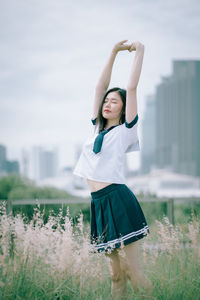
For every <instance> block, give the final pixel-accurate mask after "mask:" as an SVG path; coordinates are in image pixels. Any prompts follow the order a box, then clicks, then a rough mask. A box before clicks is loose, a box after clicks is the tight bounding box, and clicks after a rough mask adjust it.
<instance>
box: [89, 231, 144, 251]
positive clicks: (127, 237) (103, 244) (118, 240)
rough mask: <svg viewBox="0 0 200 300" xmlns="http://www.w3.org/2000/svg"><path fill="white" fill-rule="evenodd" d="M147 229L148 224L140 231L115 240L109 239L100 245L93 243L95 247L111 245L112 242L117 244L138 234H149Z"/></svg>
mask: <svg viewBox="0 0 200 300" xmlns="http://www.w3.org/2000/svg"><path fill="white" fill-rule="evenodd" d="M147 229H149V227H148V225H146V226H145V227H143V228H142V229H140V230H138V231H133V232H131V233H128V234H126V235H124V236H122V237H121V238H118V239H115V240H112V241H108V242H107V243H101V244H98V245H95V244H93V246H94V248H97V249H98V248H102V247H107V246H110V245H111V244H116V243H121V242H123V241H125V240H127V239H129V238H131V237H133V236H137V235H140V234H142V233H146V234H147Z"/></svg>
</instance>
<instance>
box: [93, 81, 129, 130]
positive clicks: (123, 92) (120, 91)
mask: <svg viewBox="0 0 200 300" xmlns="http://www.w3.org/2000/svg"><path fill="white" fill-rule="evenodd" d="M111 92H117V93H118V94H119V96H120V97H121V100H122V102H123V106H122V110H121V115H120V119H119V124H123V123H124V122H125V110H126V90H124V89H121V88H119V87H114V88H111V89H109V90H107V91H106V93H105V95H104V96H103V98H102V101H101V104H100V105H99V111H98V116H97V120H96V124H97V123H98V124H99V132H101V131H102V130H104V127H105V126H106V122H107V119H105V118H104V117H103V115H102V108H103V104H104V102H105V99H106V97H107V95H108V94H109V93H111Z"/></svg>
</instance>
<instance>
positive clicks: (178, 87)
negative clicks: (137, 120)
mask: <svg viewBox="0 0 200 300" xmlns="http://www.w3.org/2000/svg"><path fill="white" fill-rule="evenodd" d="M199 81H200V60H174V61H173V71H172V75H171V76H168V77H163V78H162V81H161V83H160V84H158V85H157V87H156V93H155V96H154V98H155V102H154V101H153V100H149V101H148V104H147V110H146V112H145V120H144V124H143V140H144V146H143V151H145V152H144V153H143V154H142V164H141V165H142V169H143V170H145V168H146V169H147V171H148V170H150V169H151V167H152V166H155V167H156V168H159V169H163V168H164V169H168V170H170V171H173V172H177V173H182V174H188V175H193V176H200V155H199V151H200V135H199V132H198V130H199V128H200V118H199V115H200V101H199V98H200V85H199ZM153 116H154V117H155V121H154V120H153V118H154V117H153ZM149 126H150V127H149ZM153 128H155V131H154V130H153ZM151 129H152V131H151ZM154 141H155V146H153V147H155V149H154V150H155V151H154V150H153V148H152V145H154ZM152 151H154V153H155V155H154V157H153V159H152V163H149V162H150V156H151V153H152ZM148 153H149V154H148ZM146 164H147V166H146Z"/></svg>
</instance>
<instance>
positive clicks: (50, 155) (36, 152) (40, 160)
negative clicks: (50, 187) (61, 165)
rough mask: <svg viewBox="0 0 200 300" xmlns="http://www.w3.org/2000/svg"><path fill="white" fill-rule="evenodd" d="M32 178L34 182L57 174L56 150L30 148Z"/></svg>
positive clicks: (37, 147)
mask: <svg viewBox="0 0 200 300" xmlns="http://www.w3.org/2000/svg"><path fill="white" fill-rule="evenodd" d="M31 161H32V176H31V177H32V178H33V179H34V180H36V182H38V181H40V180H43V179H45V178H49V177H56V176H57V173H58V155H57V150H56V149H46V148H43V147H41V146H35V147H33V148H32V159H31Z"/></svg>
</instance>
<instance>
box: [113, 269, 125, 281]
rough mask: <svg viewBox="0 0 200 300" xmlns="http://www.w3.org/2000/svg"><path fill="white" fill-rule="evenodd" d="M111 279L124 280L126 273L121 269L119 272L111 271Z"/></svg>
mask: <svg viewBox="0 0 200 300" xmlns="http://www.w3.org/2000/svg"><path fill="white" fill-rule="evenodd" d="M111 280H112V281H113V282H119V281H124V280H126V274H125V272H123V271H122V270H121V271H119V272H113V273H112V274H111Z"/></svg>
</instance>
